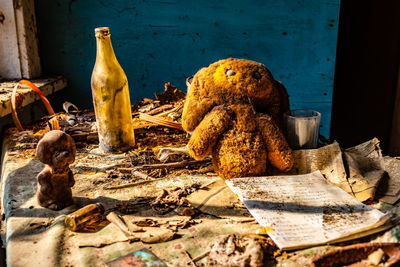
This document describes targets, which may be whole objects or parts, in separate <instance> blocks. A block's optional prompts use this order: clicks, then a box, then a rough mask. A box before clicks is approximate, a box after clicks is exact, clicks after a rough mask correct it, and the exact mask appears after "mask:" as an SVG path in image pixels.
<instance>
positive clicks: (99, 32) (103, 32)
mask: <svg viewBox="0 0 400 267" xmlns="http://www.w3.org/2000/svg"><path fill="white" fill-rule="evenodd" d="M94 32H95V34H96V37H104V36H110V28H109V27H99V28H96V29H94Z"/></svg>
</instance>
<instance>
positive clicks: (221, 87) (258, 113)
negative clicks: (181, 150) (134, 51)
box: [182, 58, 293, 179]
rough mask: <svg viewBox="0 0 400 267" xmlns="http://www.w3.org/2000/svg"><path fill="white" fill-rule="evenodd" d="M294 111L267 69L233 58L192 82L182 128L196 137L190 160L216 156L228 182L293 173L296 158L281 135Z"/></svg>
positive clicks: (217, 167) (218, 168) (190, 146)
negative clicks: (286, 114)
mask: <svg viewBox="0 0 400 267" xmlns="http://www.w3.org/2000/svg"><path fill="white" fill-rule="evenodd" d="M288 110H289V96H288V94H287V91H286V88H285V87H284V86H283V85H282V84H281V83H280V82H278V81H276V80H275V79H274V78H273V76H272V74H271V72H270V71H269V70H268V69H267V68H266V67H265V66H264V65H263V64H261V63H257V62H255V61H251V60H246V59H237V58H228V59H224V60H220V61H217V62H215V63H213V64H211V65H209V66H208V67H206V68H202V69H200V70H199V71H198V72H197V73H196V74H195V75H194V76H193V78H192V79H191V82H190V85H189V87H188V92H187V96H186V99H185V104H184V107H183V112H182V127H183V129H184V130H185V131H186V132H189V133H191V134H192V135H191V137H190V139H189V142H188V150H189V154H190V155H191V156H192V157H193V158H194V159H197V160H201V159H204V158H205V157H207V156H208V155H210V154H211V155H212V162H213V166H214V171H215V172H216V173H217V174H218V175H219V176H220V177H221V178H223V179H230V178H236V177H246V176H247V177H249V176H260V175H265V174H268V171H269V170H270V168H269V165H272V166H273V167H275V168H277V169H278V170H280V171H283V172H286V171H289V170H290V169H291V168H292V166H293V155H292V150H291V149H290V147H289V145H288V143H287V142H286V139H285V136H284V135H283V133H282V131H281V126H282V116H283V113H284V112H286V111H288Z"/></svg>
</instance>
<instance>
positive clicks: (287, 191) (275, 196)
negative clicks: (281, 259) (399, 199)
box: [226, 171, 391, 250]
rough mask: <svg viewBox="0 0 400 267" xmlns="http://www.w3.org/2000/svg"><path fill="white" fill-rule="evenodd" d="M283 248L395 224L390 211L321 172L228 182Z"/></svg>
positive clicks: (334, 239) (350, 236)
mask: <svg viewBox="0 0 400 267" xmlns="http://www.w3.org/2000/svg"><path fill="white" fill-rule="evenodd" d="M226 184H227V185H228V186H229V187H230V189H231V190H232V191H233V192H234V193H235V194H237V195H238V197H239V199H240V200H241V201H242V202H243V204H244V205H245V206H246V208H247V209H248V210H249V212H250V213H251V214H252V215H253V217H254V218H255V219H256V220H257V222H258V223H259V224H260V225H261V226H264V227H269V228H268V229H270V231H269V232H268V235H269V236H270V237H271V238H272V240H273V241H274V242H275V243H276V245H277V246H278V247H279V248H280V249H284V250H291V249H298V248H304V247H310V246H314V245H320V244H326V243H334V242H340V241H345V240H350V239H354V238H359V237H362V236H366V235H368V234H372V233H375V232H378V231H382V230H384V229H387V228H389V227H390V226H391V224H390V217H391V215H390V214H384V213H382V212H380V211H379V210H377V209H374V208H373V207H371V206H367V205H364V204H362V203H361V202H360V201H358V200H357V199H356V198H354V197H352V196H351V195H349V194H348V193H346V192H345V191H343V190H342V189H340V188H339V187H337V186H335V185H332V184H330V183H329V182H327V180H326V179H325V178H324V177H323V176H322V174H321V172H320V171H316V172H313V173H309V174H304V175H292V176H279V177H277V176H266V177H265V176H264V177H246V178H235V179H230V180H227V181H226Z"/></svg>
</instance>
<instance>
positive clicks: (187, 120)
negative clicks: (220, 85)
mask: <svg viewBox="0 0 400 267" xmlns="http://www.w3.org/2000/svg"><path fill="white" fill-rule="evenodd" d="M205 71H206V68H202V69H201V70H199V71H198V72H197V73H196V75H195V76H194V77H193V79H192V81H191V83H190V86H189V87H188V90H187V95H186V99H185V104H184V106H183V112H182V127H183V129H184V130H185V131H187V132H192V131H194V129H195V128H196V127H197V125H198V124H199V123H200V122H201V121H202V119H203V118H204V116H205V115H206V114H207V112H209V111H210V110H211V109H212V108H213V106H214V104H215V103H214V101H213V100H212V99H210V98H208V97H205V96H204V95H203V93H202V90H205V89H204V88H202V86H204V84H203V83H202V82H201V81H200V80H201V77H202V73H203V72H205Z"/></svg>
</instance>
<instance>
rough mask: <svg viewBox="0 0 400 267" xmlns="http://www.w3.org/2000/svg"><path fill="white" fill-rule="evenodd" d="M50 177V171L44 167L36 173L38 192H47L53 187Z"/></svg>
mask: <svg viewBox="0 0 400 267" xmlns="http://www.w3.org/2000/svg"><path fill="white" fill-rule="evenodd" d="M50 179H51V173H50V171H49V170H48V169H44V170H43V171H41V172H40V173H39V174H38V176H37V180H38V183H39V185H40V192H42V193H48V192H50V191H51V190H52V189H53V186H52V185H51V181H50Z"/></svg>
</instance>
